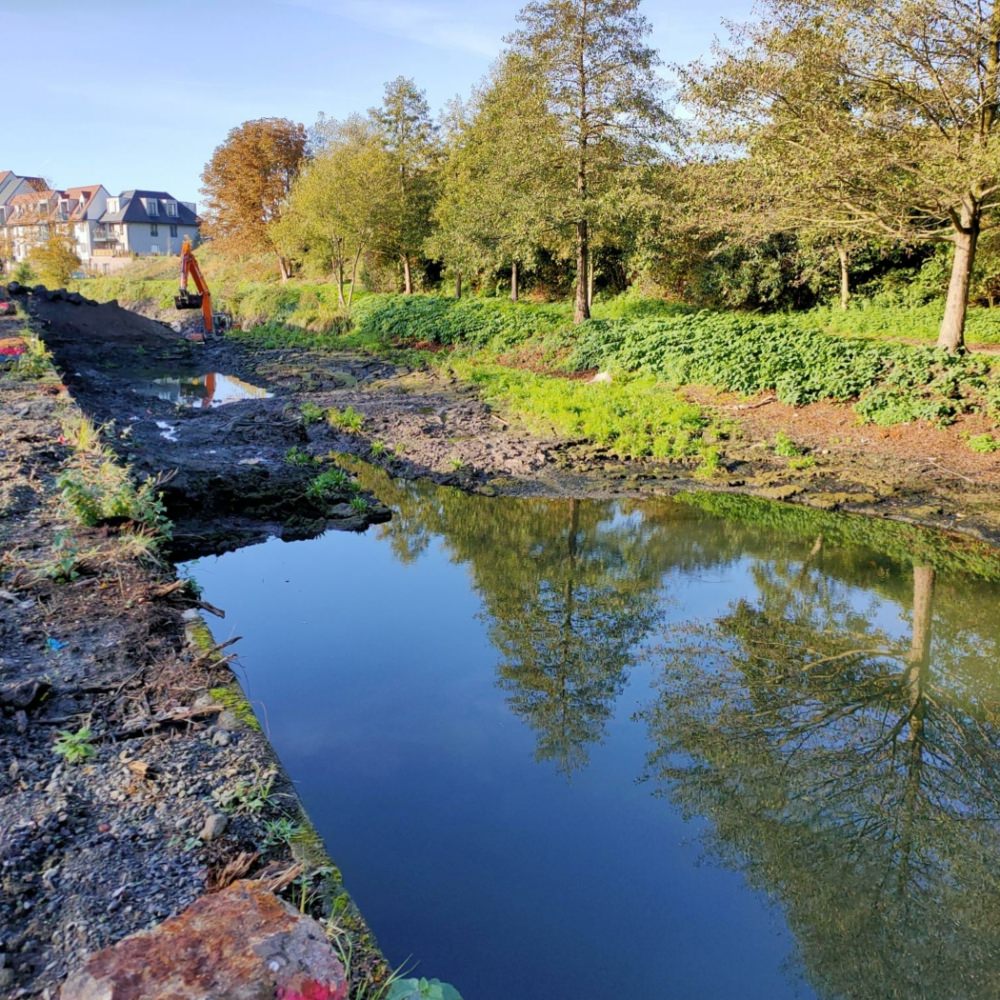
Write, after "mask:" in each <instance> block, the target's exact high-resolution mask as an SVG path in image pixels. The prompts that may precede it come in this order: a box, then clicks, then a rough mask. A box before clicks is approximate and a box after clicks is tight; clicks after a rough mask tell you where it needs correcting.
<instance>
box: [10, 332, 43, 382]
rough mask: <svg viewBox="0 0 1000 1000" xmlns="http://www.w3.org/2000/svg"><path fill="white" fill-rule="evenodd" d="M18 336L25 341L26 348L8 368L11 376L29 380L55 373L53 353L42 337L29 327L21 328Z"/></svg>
mask: <svg viewBox="0 0 1000 1000" xmlns="http://www.w3.org/2000/svg"><path fill="white" fill-rule="evenodd" d="M18 336H20V337H21V339H22V340H23V341H24V344H25V350H24V353H23V354H20V355H18V356H17V357H16V358H15V359H14V363H13V364H12V365H10V366H9V367H8V368H7V372H8V373H9V374H10V375H11V377H13V378H15V379H20V380H24V381H27V380H29V379H31V380H33V379H42V378H45V377H46V376H47V375H51V374H52V373H53V371H52V355H51V354H49V352H48V351H47V350H46V349H45V345H44V344H43V343H42V341H41V340H40V338H38V337H36V336H35V335H34V333H32V332H31V330H29V329H28V328H27V327H25V328H24V329H23V330H21V332H20V333H19V334H18Z"/></svg>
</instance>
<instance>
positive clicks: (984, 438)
mask: <svg viewBox="0 0 1000 1000" xmlns="http://www.w3.org/2000/svg"><path fill="white" fill-rule="evenodd" d="M965 443H966V444H967V445H968V446H969V448H971V449H972V451H974V452H976V453H977V454H979V455H990V454H992V453H993V452H994V451H998V450H1000V440H998V439H997V438H995V437H994V436H993V435H992V434H974V435H972V437H970V438H969V439H968V440H967V441H966V442H965Z"/></svg>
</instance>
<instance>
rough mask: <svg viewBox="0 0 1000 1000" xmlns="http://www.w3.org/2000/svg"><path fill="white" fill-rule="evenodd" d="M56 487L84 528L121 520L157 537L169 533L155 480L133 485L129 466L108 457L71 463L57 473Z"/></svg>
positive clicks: (67, 507) (146, 480)
mask: <svg viewBox="0 0 1000 1000" xmlns="http://www.w3.org/2000/svg"><path fill="white" fill-rule="evenodd" d="M56 486H57V487H58V488H59V490H60V491H61V501H62V504H63V507H64V509H65V510H66V512H67V513H68V514H69V515H70V516H71V517H72V518H73V519H74V520H75V521H76V522H77V523H78V524H81V525H83V526H84V527H88V528H91V527H94V526H96V525H98V524H102V523H105V522H107V521H116V520H119V519H121V520H126V521H132V522H134V523H136V524H139V525H141V526H143V527H144V528H146V529H148V530H149V531H150V532H151V533H152V534H153V535H154V536H158V537H160V538H167V537H169V535H170V522H169V520H168V519H167V514H166V508H165V507H164V505H163V500H162V499H161V497H160V495H159V494H158V493H157V492H156V486H157V483H156V481H155V480H153V479H145V480H144V481H143V482H142V483H140V484H139V485H136V484H135V483H134V482H133V480H132V476H131V469H130V468H129V467H128V466H121V465H118V464H117V463H116V462H115V461H114V460H113V459H111V458H101V459H99V460H96V461H88V462H77V463H75V464H73V465H71V466H70V467H68V468H67V469H65V470H64V471H63V472H62V473H61V474H60V475H59V477H58V479H57V480H56Z"/></svg>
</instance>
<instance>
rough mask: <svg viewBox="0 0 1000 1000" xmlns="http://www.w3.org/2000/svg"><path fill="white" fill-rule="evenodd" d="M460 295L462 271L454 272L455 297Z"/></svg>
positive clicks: (458, 297)
mask: <svg viewBox="0 0 1000 1000" xmlns="http://www.w3.org/2000/svg"><path fill="white" fill-rule="evenodd" d="M461 297H462V272H461V271H456V272H455V298H456V299H460V298H461Z"/></svg>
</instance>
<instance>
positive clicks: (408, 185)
mask: <svg viewBox="0 0 1000 1000" xmlns="http://www.w3.org/2000/svg"><path fill="white" fill-rule="evenodd" d="M369 118H370V119H371V121H372V124H373V125H374V127H375V129H376V130H377V132H378V135H379V137H380V139H381V142H382V146H383V148H384V150H385V152H386V153H387V155H388V156H389V158H390V160H391V163H392V167H393V172H394V175H395V190H394V196H395V197H394V204H393V206H392V208H393V216H394V219H395V229H394V231H393V232H392V233H391V234H388V233H387V243H388V248H389V249H391V251H392V252H393V253H394V254H395V256H396V257H398V259H399V262H400V265H401V266H402V269H403V288H404V291H405V292H406V294H407V295H409V294H411V293H412V291H413V264H414V262H415V261H416V260H417V259H419V258H420V257H421V256H422V254H423V249H424V242H425V241H426V239H427V237H428V235H429V234H430V228H431V221H430V220H431V208H432V207H433V205H434V200H435V197H436V189H435V184H436V177H435V165H436V160H437V155H438V141H437V127H436V126H435V125H434V123H433V122H432V121H431V114H430V107H429V105H428V104H427V98H426V97H425V96H424V93H423V91H421V90H418V89H417V86H416V84H415V83H414V82H413V81H412V80H410V79H407V78H406V77H403V76H399V77H396V79H395V80H392V81H391V82H389V83H387V84H386V86H385V96H384V97H383V100H382V104H381V106H380V107H377V108H372V109H371V110H370V111H369Z"/></svg>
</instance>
